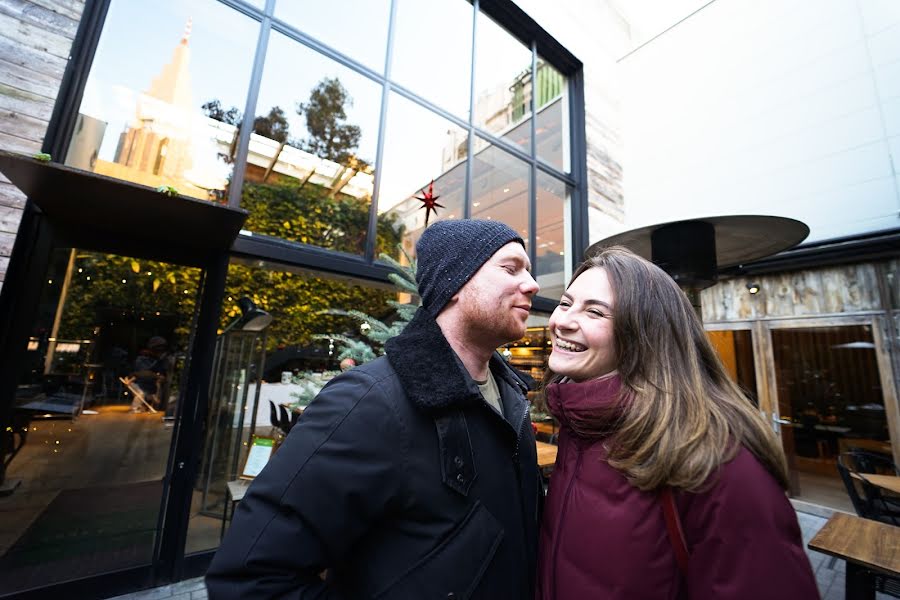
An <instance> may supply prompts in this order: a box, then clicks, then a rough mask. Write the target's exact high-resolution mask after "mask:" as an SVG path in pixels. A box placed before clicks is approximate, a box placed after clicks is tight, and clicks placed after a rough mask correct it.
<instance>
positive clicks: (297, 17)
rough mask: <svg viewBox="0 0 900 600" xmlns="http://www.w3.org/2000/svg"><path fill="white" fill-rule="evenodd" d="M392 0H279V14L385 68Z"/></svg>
mask: <svg viewBox="0 0 900 600" xmlns="http://www.w3.org/2000/svg"><path fill="white" fill-rule="evenodd" d="M390 12H391V3H390V2H373V1H372V0H343V1H342V2H340V3H339V4H336V3H334V2H329V1H328V0H278V2H276V3H275V17H276V18H277V19H281V20H282V21H284V22H285V23H287V24H289V25H291V26H293V27H295V28H296V29H299V30H300V31H302V32H303V33H305V34H308V35H310V36H311V37H314V38H315V39H317V40H319V41H320V42H323V43H325V44H327V45H328V46H331V47H332V48H334V49H335V50H337V51H339V52H341V53H343V54H346V55H347V56H349V57H350V58H352V59H353V60H355V61H358V62H361V63H363V64H364V65H366V66H367V67H370V68H372V69H374V70H375V71H377V72H379V73H382V72H384V59H385V55H386V54H387V31H388V20H389V19H390Z"/></svg>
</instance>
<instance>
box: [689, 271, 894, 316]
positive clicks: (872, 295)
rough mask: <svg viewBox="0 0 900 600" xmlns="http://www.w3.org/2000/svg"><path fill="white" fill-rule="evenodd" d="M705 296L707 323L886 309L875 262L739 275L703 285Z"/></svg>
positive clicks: (702, 295) (703, 297)
mask: <svg viewBox="0 0 900 600" xmlns="http://www.w3.org/2000/svg"><path fill="white" fill-rule="evenodd" d="M898 279H900V278H898ZM748 283H755V284H758V285H759V286H760V291H759V293H757V294H751V293H750V292H749V290H748V289H747V284H748ZM896 285H900V282H896ZM701 299H702V303H703V321H704V322H707V323H714V322H728V321H747V320H754V319H763V318H771V317H804V316H815V315H836V314H850V313H858V312H861V311H873V310H881V309H882V306H881V301H880V298H879V293H878V278H877V270H876V268H875V265H874V264H872V263H862V264H856V265H848V266H839V267H829V268H823V269H809V270H806V271H798V272H793V273H779V274H775V275H765V276H757V277H736V278H734V279H728V280H726V281H721V282H719V283H717V284H716V285H714V286H713V287H711V288H708V289H706V290H703V292H702V294H701Z"/></svg>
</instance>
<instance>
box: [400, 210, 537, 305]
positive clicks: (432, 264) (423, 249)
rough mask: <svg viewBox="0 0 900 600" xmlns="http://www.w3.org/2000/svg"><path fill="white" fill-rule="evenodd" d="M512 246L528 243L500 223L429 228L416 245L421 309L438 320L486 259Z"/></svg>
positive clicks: (479, 221)
mask: <svg viewBox="0 0 900 600" xmlns="http://www.w3.org/2000/svg"><path fill="white" fill-rule="evenodd" d="M510 242H519V243H520V244H522V247H525V242H523V241H522V238H521V237H519V234H518V233H516V231H515V229H513V228H512V227H510V226H509V225H506V224H505V223H501V222H500V221H486V220H482V219H449V220H446V221H438V222H437V223H434V224H433V225H431V227H428V228H427V229H426V230H425V232H424V233H422V237H421V238H419V243H417V244H416V259H417V261H418V267H417V269H416V282H417V283H418V284H419V296H421V297H422V306H424V307H425V310H427V311H428V313H429V314H430V315H431V316H432V317H436V316H437V315H438V313H440V312H441V310H442V309H443V308H444V306H445V305H446V304H447V302H449V301H450V298H452V297H453V295H454V294H456V293H457V292H458V291H459V290H460V289H461V288H462V287H463V286H464V285H465V284H466V282H467V281H469V279H471V277H472V275H474V274H475V273H476V272H477V271H478V269H480V268H481V265H483V264H484V263H485V262H487V259H489V258H490V257H491V256H493V255H494V253H495V252H496V251H497V250H499V249H500V248H502V247H503V246H505V245H506V244H508V243H510Z"/></svg>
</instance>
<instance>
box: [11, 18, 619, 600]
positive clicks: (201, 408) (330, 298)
mask: <svg viewBox="0 0 900 600" xmlns="http://www.w3.org/2000/svg"><path fill="white" fill-rule="evenodd" d="M299 6H300V5H298V4H295V3H289V2H276V1H273V0H268V1H262V0H246V1H245V0H192V1H190V2H180V1H174V0H173V1H171V2H162V3H153V4H152V5H149V4H142V3H132V2H125V1H120V0H88V1H86V2H77V1H72V2H65V1H60V2H56V1H48V0H36V1H27V2H0V23H2V24H3V27H2V30H0V32H2V44H3V46H2V48H3V54H2V56H0V60H3V61H4V64H7V65H9V66H10V68H9V69H3V71H4V75H3V76H2V77H3V78H5V80H0V83H2V84H3V91H4V93H3V94H2V95H0V102H2V103H3V109H4V114H3V117H4V119H3V120H2V121H0V140H2V144H3V145H2V148H0V150H2V151H3V152H2V156H0V162H2V163H3V167H2V170H3V172H4V177H5V178H4V180H3V181H2V182H0V194H2V198H3V202H4V204H5V205H8V206H6V207H5V208H4V209H3V210H4V219H3V221H4V232H3V233H2V236H3V240H4V246H3V247H2V248H0V254H3V255H4V258H3V260H4V262H3V263H2V265H0V266H2V267H3V269H2V270H3V271H4V284H3V289H2V291H0V292H2V296H0V305H2V308H0V310H2V311H3V314H4V315H6V316H7V317H8V318H7V319H5V321H6V324H5V325H4V328H3V331H0V338H2V342H0V346H2V347H3V348H4V349H5V350H4V357H3V365H4V366H3V372H2V374H0V381H2V382H3V384H2V386H0V387H2V389H0V398H2V399H0V424H2V427H3V431H4V436H3V450H4V465H3V471H2V483H3V488H2V490H3V491H2V494H3V495H2V496H0V574H2V575H0V582H2V583H0V596H3V595H11V596H16V597H42V596H45V595H48V594H56V593H60V594H64V595H70V596H76V597H91V596H95V597H96V596H109V595H112V594H114V593H119V592H123V591H128V590H134V589H140V588H144V587H150V586H153V585H158V584H161V583H165V582H169V581H176V580H179V579H183V578H185V577H189V576H194V575H197V574H200V573H202V572H203V571H204V570H205V567H206V564H208V561H209V560H210V558H211V556H212V553H213V552H214V551H215V548H216V547H217V545H218V540H219V539H220V535H221V533H222V531H223V530H224V528H225V527H226V526H227V519H228V517H229V509H230V508H231V503H232V501H233V498H232V496H231V495H230V492H229V488H228V486H227V484H228V483H229V482H231V481H233V480H235V479H237V478H238V476H239V475H241V473H242V472H243V471H244V469H245V463H246V461H247V456H248V452H249V448H250V447H251V446H252V445H253V441H254V440H255V439H257V438H269V437H277V435H278V434H277V432H275V428H276V427H275V426H276V425H277V423H278V422H279V420H280V415H279V414H278V411H279V406H280V405H283V404H286V403H290V402H291V401H293V400H295V399H296V398H297V396H296V395H292V394H296V393H297V390H298V389H301V388H303V389H305V387H304V386H307V385H314V384H316V383H318V384H319V385H321V381H322V380H324V379H327V377H328V376H329V374H330V373H331V372H333V371H334V370H336V369H337V363H338V358H339V354H340V351H341V350H342V348H343V346H342V345H341V340H342V339H347V338H360V337H362V336H361V333H362V332H364V331H365V330H366V327H365V326H368V323H363V324H362V325H363V327H362V328H361V327H360V323H359V322H358V321H357V320H354V319H353V318H351V317H348V316H346V313H345V312H342V311H350V310H355V311H359V314H361V315H364V316H368V315H371V316H372V318H373V319H380V320H384V321H387V322H391V321H392V320H393V319H394V318H396V317H395V316H394V311H393V309H392V308H391V304H390V302H391V301H393V300H400V301H408V300H409V299H410V298H409V296H408V295H406V296H404V295H398V293H397V291H396V289H395V288H394V287H393V286H392V284H391V282H390V279H389V277H388V275H389V274H390V273H391V272H392V267H391V266H390V264H389V262H385V261H387V260H388V259H393V260H395V261H397V262H398V264H400V265H403V264H406V263H407V262H408V260H409V259H414V247H415V242H416V240H417V239H418V236H419V235H420V234H421V231H422V230H423V229H424V227H425V226H426V225H427V223H428V222H433V221H434V220H438V219H454V218H487V219H499V220H503V221H505V222H507V223H509V224H511V225H512V226H514V227H515V228H516V229H517V230H519V231H520V232H521V234H522V237H523V239H525V240H526V244H527V248H528V251H529V253H530V255H531V259H532V263H533V264H534V265H535V275H536V277H537V279H538V281H539V282H540V283H541V286H542V289H543V292H542V293H541V297H540V298H536V299H535V303H534V306H535V314H534V316H533V317H532V320H533V323H534V331H535V332H538V334H533V335H530V336H529V338H527V339H526V340H523V341H522V342H521V343H520V344H519V346H521V348H522V349H519V348H516V352H515V354H516V355H522V356H523V358H522V364H523V365H525V366H531V367H534V368H535V369H536V370H537V371H539V369H540V368H541V366H542V362H541V360H540V355H541V353H543V352H544V349H543V348H538V346H537V344H539V343H540V344H543V337H542V336H541V335H539V332H540V329H541V324H542V323H543V322H546V317H547V315H548V314H549V312H550V311H551V310H552V308H553V307H554V306H555V301H556V299H557V298H558V296H559V293H560V290H561V289H562V286H563V284H564V281H565V280H566V278H567V277H568V275H569V273H571V271H572V269H573V267H574V265H575V264H576V262H577V260H578V259H579V257H580V256H579V255H580V250H579V249H580V248H584V247H586V245H587V241H588V236H589V222H590V217H589V214H591V213H592V212H593V213H598V212H599V210H600V207H606V205H607V204H609V205H610V207H613V206H614V205H615V201H613V202H607V201H606V200H605V199H604V198H605V197H603V196H598V195H597V193H596V190H592V189H591V186H589V185H588V181H589V178H588V174H587V169H588V167H587V162H586V160H585V156H586V155H587V151H586V147H587V146H586V140H585V109H584V81H583V66H582V64H581V62H580V61H579V60H578V59H577V58H576V56H575V55H573V54H572V52H570V51H569V50H568V49H566V48H565V47H564V46H563V45H561V44H560V43H559V42H558V41H556V40H555V39H554V38H553V37H551V36H550V35H549V34H547V33H546V32H545V31H544V30H543V29H542V28H541V27H540V25H539V24H538V23H537V22H535V21H534V20H533V19H532V18H531V17H529V16H528V15H527V14H526V13H525V12H523V11H522V10H521V9H520V8H518V7H517V6H516V5H515V4H513V3H512V2H507V1H505V0H500V1H497V0H491V1H483V2H478V1H476V2H474V3H472V2H466V1H465V0H445V1H435V2H418V1H417V2H411V1H406V0H395V1H393V2H389V1H386V2H356V3H353V6H352V7H345V9H342V11H341V17H340V18H335V15H334V14H332V11H329V10H326V8H325V6H326V5H324V4H323V5H322V7H320V8H319V9H307V10H301V9H300V8H299ZM423 23H430V24H432V25H430V26H427V27H423V26H422V24H423ZM251 124H252V126H251ZM38 152H42V153H44V155H49V160H48V159H47V157H46V156H44V157H43V158H42V159H39V158H36V157H34V155H35V153H38ZM615 177H616V176H615V175H613V176H612V177H611V179H612V180H614V179H615ZM6 178H8V179H6ZM611 185H613V187H614V186H615V182H614V181H613V182H612V184H611ZM20 189H21V190H24V192H23V191H20ZM589 198H590V201H589ZM426 201H434V202H436V203H437V205H436V206H435V208H436V209H437V210H436V212H432V211H427V210H422V208H423V207H424V204H425V202H426ZM605 210H612V211H613V212H614V211H615V209H614V208H605ZM260 315H264V317H263V318H257V317H260ZM531 338H534V340H532V339H531ZM532 342H534V343H533V344H532ZM538 351H539V352H538ZM510 354H511V355H512V354H513V353H512V352H510ZM531 354H534V355H535V356H537V357H538V358H537V359H534V357H530V358H529V356H530V355H531ZM525 355H529V356H525ZM529 360H531V361H532V363H533V364H532V363H529V364H526V363H528V361H529ZM282 381H285V382H286V383H284V384H282V383H280V382H282ZM276 382H278V383H276ZM257 384H259V385H257ZM270 406H271V408H272V412H271V413H270V412H269V407H270Z"/></svg>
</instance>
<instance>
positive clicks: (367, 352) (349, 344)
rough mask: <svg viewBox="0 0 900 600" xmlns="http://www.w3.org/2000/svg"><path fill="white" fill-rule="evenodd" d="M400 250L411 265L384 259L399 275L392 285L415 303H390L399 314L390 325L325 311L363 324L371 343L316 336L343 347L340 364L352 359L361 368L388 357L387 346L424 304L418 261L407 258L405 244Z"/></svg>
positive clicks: (350, 312)
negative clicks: (417, 270) (410, 297)
mask: <svg viewBox="0 0 900 600" xmlns="http://www.w3.org/2000/svg"><path fill="white" fill-rule="evenodd" d="M397 247H398V248H399V249H400V252H402V253H403V256H405V257H406V262H407V264H402V263H400V262H399V261H397V260H395V259H394V258H392V257H391V256H388V255H387V254H384V253H382V254H381V256H380V258H381V260H383V261H385V262H387V263H388V264H389V265H390V266H391V267H393V269H394V271H395V273H391V274H390V275H389V277H390V279H391V281H393V282H394V284H395V285H396V286H397V287H398V288H400V291H402V292H406V293H409V294H411V295H412V296H413V297H414V300H413V301H412V302H409V303H401V302H397V301H396V300H390V301H388V304H389V305H390V306H391V307H392V308H393V309H394V313H395V314H394V315H393V320H392V322H391V323H390V324H386V323H384V322H383V321H381V320H380V319H378V318H376V317H374V316H372V315H370V314H367V313H365V312H363V311H361V310H341V309H337V308H330V309H328V310H326V311H323V314H326V315H336V316H342V317H349V318H351V319H354V320H355V321H356V322H357V323H359V324H360V327H359V331H360V333H362V335H363V336H364V337H365V338H366V340H368V341H365V340H359V339H356V338H351V337H348V336H345V335H339V334H327V335H318V336H316V339H329V340H333V341H335V342H337V343H339V344H341V346H343V348H342V350H341V352H340V353H339V354H338V359H339V360H343V359H344V358H352V359H353V360H355V361H356V362H357V364H361V363H364V362H368V361H370V360H372V359H374V358H375V357H376V356H380V355H382V354H384V344H385V342H387V341H388V340H389V339H391V338H392V337H394V336H395V335H399V334H400V332H402V331H403V329H404V328H405V327H406V325H407V323H409V322H410V321H411V320H412V318H413V316H414V315H415V313H416V309H418V307H419V304H420V302H419V300H418V293H419V290H418V287H417V285H416V261H415V259H413V258H412V257H410V256H409V254H407V252H406V250H404V249H403V246H402V244H399V243H398V244H397Z"/></svg>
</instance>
